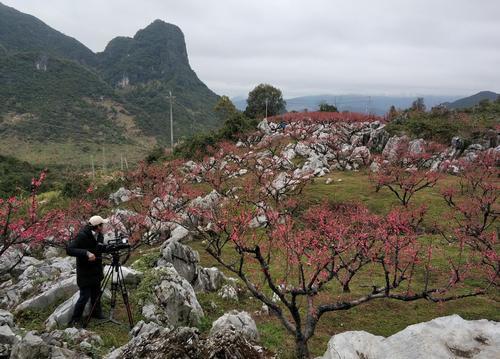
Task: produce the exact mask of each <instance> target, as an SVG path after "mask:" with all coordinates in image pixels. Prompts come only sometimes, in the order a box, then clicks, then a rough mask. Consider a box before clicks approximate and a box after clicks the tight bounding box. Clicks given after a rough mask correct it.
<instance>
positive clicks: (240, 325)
mask: <svg viewBox="0 0 500 359" xmlns="http://www.w3.org/2000/svg"><path fill="white" fill-rule="evenodd" d="M227 330H236V331H238V332H241V333H242V334H243V336H244V337H245V338H247V339H248V340H251V341H252V342H255V343H257V342H259V340H260V337H259V332H258V330H257V325H256V324H255V321H254V320H253V319H252V317H251V316H250V314H248V313H247V312H238V311H237V310H232V311H230V312H228V313H225V314H224V315H223V316H222V317H220V318H219V319H217V320H216V321H214V322H213V323H212V329H210V336H214V335H217V333H220V332H224V331H227Z"/></svg>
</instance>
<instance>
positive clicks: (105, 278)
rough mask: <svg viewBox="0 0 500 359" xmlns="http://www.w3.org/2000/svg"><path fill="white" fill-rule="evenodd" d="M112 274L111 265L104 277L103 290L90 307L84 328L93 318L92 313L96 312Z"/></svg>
mask: <svg viewBox="0 0 500 359" xmlns="http://www.w3.org/2000/svg"><path fill="white" fill-rule="evenodd" d="M112 276H113V268H112V267H110V268H109V269H108V271H107V272H106V275H105V277H104V280H103V284H102V286H101V291H100V293H99V296H98V297H97V300H96V301H95V302H94V304H93V305H92V308H91V309H90V313H89V316H88V318H87V320H86V321H85V323H83V327H84V328H87V326H88V325H89V322H90V318H92V313H94V310H95V307H96V305H97V303H99V301H100V300H101V297H102V293H104V289H105V288H106V285H107V284H108V281H109V278H110V277H112Z"/></svg>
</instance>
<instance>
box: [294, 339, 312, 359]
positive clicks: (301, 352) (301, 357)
mask: <svg viewBox="0 0 500 359" xmlns="http://www.w3.org/2000/svg"><path fill="white" fill-rule="evenodd" d="M295 354H296V356H297V359H309V358H310V354H309V348H308V346H307V340H305V339H304V338H295Z"/></svg>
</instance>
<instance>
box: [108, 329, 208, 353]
mask: <svg viewBox="0 0 500 359" xmlns="http://www.w3.org/2000/svg"><path fill="white" fill-rule="evenodd" d="M136 327H137V326H136ZM141 328H142V330H140V329H139V330H137V329H136V328H134V329H133V330H132V333H134V331H135V334H136V336H134V337H133V338H132V340H131V341H130V342H128V343H127V344H125V345H124V346H122V347H120V348H118V349H116V350H114V351H113V352H111V353H110V354H108V355H107V356H106V357H105V359H137V358H141V359H157V358H172V359H173V358H176V359H177V358H178V359H201V358H205V357H204V356H202V351H201V348H203V344H202V343H200V338H199V333H198V331H197V329H195V328H186V327H181V328H177V329H174V330H170V329H167V328H163V327H159V326H158V327H152V326H149V327H147V328H143V324H141Z"/></svg>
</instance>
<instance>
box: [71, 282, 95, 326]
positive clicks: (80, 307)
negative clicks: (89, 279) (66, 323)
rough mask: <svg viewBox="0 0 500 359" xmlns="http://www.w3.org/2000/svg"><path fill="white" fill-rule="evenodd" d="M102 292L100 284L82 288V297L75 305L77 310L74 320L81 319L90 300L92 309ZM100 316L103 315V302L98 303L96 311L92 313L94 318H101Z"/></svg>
mask: <svg viewBox="0 0 500 359" xmlns="http://www.w3.org/2000/svg"><path fill="white" fill-rule="evenodd" d="M100 290H101V286H100V283H96V284H93V285H90V286H85V287H80V297H79V298H78V301H77V302H76V304H75V310H74V312H73V318H72V320H80V319H81V317H82V315H83V311H84V309H85V305H86V304H87V302H88V301H89V299H90V309H92V306H93V305H94V303H95V302H96V301H97V299H98V297H99V292H100ZM100 315H102V310H101V301H100V300H99V301H97V304H96V306H95V308H94V311H93V312H92V316H100Z"/></svg>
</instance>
